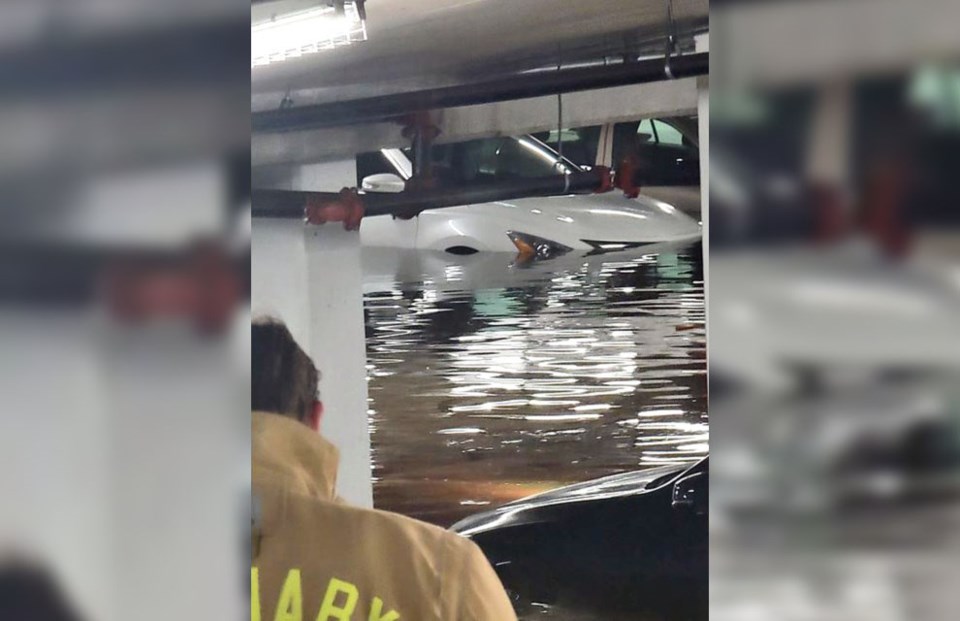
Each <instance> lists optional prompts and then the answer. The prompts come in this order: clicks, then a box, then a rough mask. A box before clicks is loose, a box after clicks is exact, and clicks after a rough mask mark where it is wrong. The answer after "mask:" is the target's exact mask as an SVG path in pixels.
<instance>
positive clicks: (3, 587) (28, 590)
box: [0, 560, 80, 621]
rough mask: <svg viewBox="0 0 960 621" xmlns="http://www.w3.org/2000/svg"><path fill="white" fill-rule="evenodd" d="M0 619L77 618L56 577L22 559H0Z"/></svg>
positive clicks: (63, 620) (57, 620) (72, 620)
mask: <svg viewBox="0 0 960 621" xmlns="http://www.w3.org/2000/svg"><path fill="white" fill-rule="evenodd" d="M0 619H19V620H21V621H79V619H80V617H79V616H77V614H76V612H74V611H73V610H72V609H71V607H70V604H69V603H68V602H67V599H66V597H65V596H64V594H63V591H61V590H60V585H59V584H58V583H57V580H56V579H55V578H54V577H53V576H52V575H51V573H50V572H49V571H47V570H46V569H45V568H43V567H40V566H38V565H34V564H31V563H27V562H23V561H10V560H7V561H3V562H0Z"/></svg>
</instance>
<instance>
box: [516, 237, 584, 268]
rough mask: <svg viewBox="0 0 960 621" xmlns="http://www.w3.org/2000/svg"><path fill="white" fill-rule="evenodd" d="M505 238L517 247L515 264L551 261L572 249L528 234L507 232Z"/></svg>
mask: <svg viewBox="0 0 960 621" xmlns="http://www.w3.org/2000/svg"><path fill="white" fill-rule="evenodd" d="M507 236H508V237H509V238H510V241H512V242H513V245H514V246H516V247H517V252H519V253H520V254H519V255H517V263H519V264H525V263H530V262H532V261H542V260H545V259H553V258H554V257H559V256H561V255H564V254H566V253H568V252H570V251H571V250H573V248H571V247H570V246H564V245H563V244H561V243H558V242H555V241H551V240H549V239H544V238H542V237H537V236H536V235H530V234H529V233H520V232H518V231H507Z"/></svg>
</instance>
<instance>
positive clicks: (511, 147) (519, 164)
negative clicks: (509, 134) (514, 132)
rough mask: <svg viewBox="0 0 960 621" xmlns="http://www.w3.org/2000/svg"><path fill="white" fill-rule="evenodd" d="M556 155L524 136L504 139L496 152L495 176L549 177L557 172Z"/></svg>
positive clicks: (506, 177)
mask: <svg viewBox="0 0 960 621" xmlns="http://www.w3.org/2000/svg"><path fill="white" fill-rule="evenodd" d="M555 157H556V156H551V154H550V153H549V152H548V151H545V150H544V149H543V148H542V146H539V145H537V144H536V143H535V142H533V141H531V140H528V139H526V138H518V139H506V140H504V141H503V143H502V144H501V145H500V151H499V153H498V154H497V177H499V178H504V179H510V178H515V177H549V176H550V175H555V174H557V165H556V164H557V162H556V159H555Z"/></svg>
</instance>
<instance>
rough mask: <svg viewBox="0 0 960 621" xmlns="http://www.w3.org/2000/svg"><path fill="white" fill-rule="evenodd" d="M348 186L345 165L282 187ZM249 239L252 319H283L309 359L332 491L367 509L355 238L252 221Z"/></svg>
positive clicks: (351, 173) (316, 167) (369, 492)
mask: <svg viewBox="0 0 960 621" xmlns="http://www.w3.org/2000/svg"><path fill="white" fill-rule="evenodd" d="M354 185H356V168H355V164H354V163H353V160H352V159H351V160H349V162H347V163H344V162H340V161H338V162H332V163H328V164H313V165H308V166H301V167H298V168H295V169H293V170H291V175H290V179H289V183H288V184H287V188H288V189H297V190H334V191H335V190H339V189H340V188H341V187H344V186H354ZM252 237H253V242H252V246H253V261H252V268H251V278H252V288H253V294H252V298H253V301H252V306H253V315H254V317H256V316H258V315H271V316H274V317H277V318H279V319H282V320H283V321H284V322H286V323H287V325H288V326H289V327H290V331H291V332H292V333H293V335H294V338H296V339H297V342H298V343H299V344H300V346H301V347H303V349H304V350H305V351H306V352H307V353H308V354H309V355H310V357H311V358H312V359H313V361H314V363H315V364H316V366H317V369H319V371H320V398H321V400H322V401H323V404H324V416H323V422H322V426H321V433H322V434H323V435H324V437H326V438H327V439H328V440H330V441H331V442H333V443H334V444H335V445H336V446H337V448H339V449H340V471H339V474H338V477H337V479H338V480H337V493H338V494H339V495H340V496H341V497H343V499H344V500H346V501H347V502H349V503H351V504H353V505H358V506H364V507H371V506H373V485H372V480H371V462H370V432H369V428H368V424H367V409H368V407H367V369H366V365H367V356H366V338H365V331H364V324H363V289H362V272H361V264H360V235H359V234H358V233H357V232H355V231H353V232H349V231H345V230H344V229H343V226H342V225H341V224H339V223H332V224H327V225H324V226H319V227H314V226H305V225H304V224H303V223H302V222H300V221H299V220H278V219H269V218H257V219H255V220H254V223H253V236H252Z"/></svg>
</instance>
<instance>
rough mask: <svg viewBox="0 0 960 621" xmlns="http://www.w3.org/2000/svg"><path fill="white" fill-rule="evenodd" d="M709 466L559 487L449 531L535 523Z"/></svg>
mask: <svg viewBox="0 0 960 621" xmlns="http://www.w3.org/2000/svg"><path fill="white" fill-rule="evenodd" d="M706 462H707V459H706V458H704V459H703V460H701V461H699V462H697V463H696V464H693V465H692V466H691V465H684V466H675V465H671V466H660V467H655V468H647V469H645V470H639V471H636V472H624V473H622V474H614V475H611V476H608V477H603V478H600V479H593V480H591V481H585V482H583V483H575V484H573V485H567V486H565V487H559V488H557V489H554V490H550V491H549V492H544V493H542V494H537V495H535V496H528V497H527V498H521V499H520V500H515V501H513V502H510V503H507V504H505V505H502V506H500V507H497V508H496V509H493V510H491V511H485V512H483V513H478V514H476V515H471V516H470V517H467V518H464V519H463V520H460V521H459V522H457V523H456V524H454V525H453V526H451V527H450V529H451V530H453V531H454V532H457V533H460V534H461V535H464V536H468V537H469V536H472V535H476V534H478V533H481V532H485V531H488V530H492V529H494V528H502V527H505V526H518V525H520V524H527V523H530V522H535V521H537V517H536V515H537V514H538V513H540V512H539V511H537V510H538V509H545V508H548V507H552V506H558V505H570V504H574V503H585V502H595V501H599V500H605V499H610V498H618V497H623V496H635V495H639V494H645V493H649V492H651V491H653V490H656V489H660V488H661V487H663V486H664V485H667V484H670V483H672V482H673V481H675V480H676V479H677V478H679V477H680V475H682V474H684V473H686V472H688V471H689V472H694V471H699V470H702V469H704V468H705V467H706Z"/></svg>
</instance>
